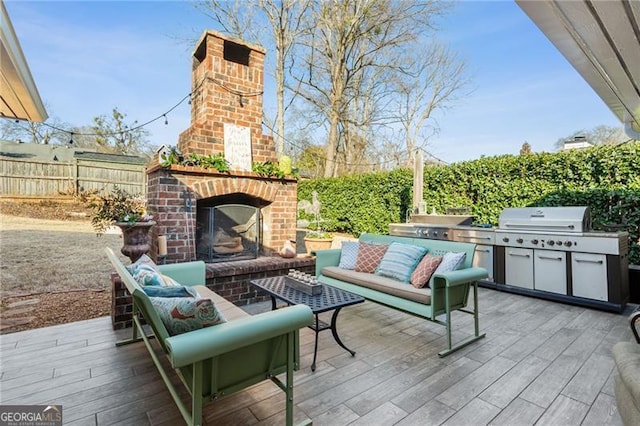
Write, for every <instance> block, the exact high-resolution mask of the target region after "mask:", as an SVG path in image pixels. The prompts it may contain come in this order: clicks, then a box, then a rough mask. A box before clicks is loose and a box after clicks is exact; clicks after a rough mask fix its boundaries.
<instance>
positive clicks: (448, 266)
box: [434, 252, 467, 274]
mask: <svg viewBox="0 0 640 426" xmlns="http://www.w3.org/2000/svg"><path fill="white" fill-rule="evenodd" d="M466 256H467V254H466V253H453V252H449V253H445V255H444V256H443V257H442V262H440V265H438V268H437V269H436V270H435V272H434V274H442V273H443V272H449V271H455V270H456V269H458V268H459V267H460V265H462V264H463V263H464V258H465V257H466Z"/></svg>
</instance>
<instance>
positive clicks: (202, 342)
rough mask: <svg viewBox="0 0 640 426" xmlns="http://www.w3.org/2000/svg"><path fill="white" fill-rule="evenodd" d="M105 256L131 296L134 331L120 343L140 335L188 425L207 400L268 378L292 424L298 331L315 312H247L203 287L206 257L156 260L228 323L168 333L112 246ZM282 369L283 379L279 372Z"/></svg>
mask: <svg viewBox="0 0 640 426" xmlns="http://www.w3.org/2000/svg"><path fill="white" fill-rule="evenodd" d="M106 252H107V255H108V256H109V259H110V260H111V263H113V266H114V267H115V268H116V271H117V272H118V274H119V275H120V277H121V279H122V281H123V282H124V284H125V285H126V286H127V289H128V290H129V292H130V293H131V294H132V295H133V313H134V315H133V318H134V320H133V321H134V324H133V331H132V333H133V335H132V338H131V339H128V340H126V341H123V342H119V343H118V344H119V345H120V344H127V343H133V342H137V341H140V340H144V343H145V345H146V346H147V349H148V351H149V354H150V355H151V358H152V359H153V362H154V363H155V365H156V367H157V368H158V371H159V372H160V375H161V376H162V378H163V380H164V382H165V384H166V386H167V388H168V390H169V392H170V393H171V396H172V397H173V399H174V401H175V403H176V405H177V406H178V408H179V410H180V412H181V414H182V416H183V417H184V419H185V421H186V423H187V424H188V425H200V424H202V407H203V405H204V404H205V403H206V402H209V401H213V400H215V399H217V398H219V397H221V396H224V395H227V394H229V393H232V392H236V391H238V390H241V389H244V388H246V387H248V386H251V385H253V384H256V383H259V382H261V381H263V380H266V379H271V380H272V381H273V382H274V383H275V384H276V385H278V386H279V387H280V388H281V389H282V390H283V391H284V392H285V394H286V424H287V425H291V424H292V423H293V371H294V370H297V369H298V368H299V358H300V354H299V330H300V328H303V327H306V326H308V325H311V323H312V322H313V314H312V313H311V309H310V308H309V307H308V306H305V305H296V306H290V307H286V308H283V309H279V310H277V311H270V312H266V313H262V314H258V315H254V316H251V315H249V314H247V313H245V312H244V311H243V310H242V309H240V308H238V307H237V306H235V305H233V304H232V303H230V302H229V301H227V300H225V299H223V298H222V297H220V296H218V295H217V294H216V293H214V292H212V291H211V290H209V289H208V288H207V287H205V286H204V285H202V284H204V283H205V264H204V262H185V263H179V264H171V265H160V266H159V269H160V272H161V273H162V274H164V275H167V276H169V277H171V278H173V279H174V280H176V281H178V282H179V283H180V284H182V285H184V286H191V287H192V288H193V289H195V290H196V291H197V292H198V294H199V295H200V296H202V297H204V298H208V299H211V300H213V301H214V303H215V305H216V307H217V308H218V309H219V310H220V311H221V312H222V314H223V316H224V317H225V318H226V320H227V322H225V323H222V324H218V325H214V326H211V327H206V328H202V329H199V330H193V331H189V332H186V333H183V334H178V335H175V336H170V335H169V333H168V332H167V329H166V328H165V326H164V324H163V322H162V321H161V319H160V317H159V316H158V314H157V312H156V311H155V309H154V307H153V306H152V304H151V300H150V298H149V297H148V296H147V294H146V293H145V292H144V291H143V290H142V289H141V287H140V286H139V285H138V283H137V282H136V281H135V280H134V278H133V277H132V275H131V274H130V273H129V271H128V270H127V268H125V266H124V265H123V264H122V263H121V262H120V260H119V259H118V258H117V257H116V255H115V254H114V253H113V251H112V250H111V249H109V248H107V249H106ZM139 314H141V315H142V317H144V321H145V322H146V324H148V325H149V326H150V327H151V329H152V331H153V335H155V338H156V339H155V340H156V341H157V344H158V345H159V346H160V347H161V348H162V351H163V352H164V354H165V355H166V357H167V359H168V361H169V363H170V364H171V367H172V368H173V369H174V370H175V372H176V373H177V374H178V376H179V377H180V379H181V380H182V382H183V383H184V385H185V387H186V388H187V390H188V391H189V394H190V395H191V406H190V407H189V406H188V404H186V403H185V402H183V401H182V399H181V398H180V395H179V392H178V390H177V389H176V388H175V387H174V385H173V383H172V382H171V378H170V377H169V375H170V372H169V371H166V369H165V366H164V365H163V364H166V362H164V363H163V361H162V360H161V359H160V357H158V355H157V353H156V350H155V348H154V345H152V340H151V339H150V337H151V336H148V335H147V334H146V333H145V330H144V329H143V322H142V321H141V320H140V318H139ZM282 373H285V374H286V378H285V379H284V383H283V381H281V380H280V379H279V378H278V377H276V376H277V375H279V374H282Z"/></svg>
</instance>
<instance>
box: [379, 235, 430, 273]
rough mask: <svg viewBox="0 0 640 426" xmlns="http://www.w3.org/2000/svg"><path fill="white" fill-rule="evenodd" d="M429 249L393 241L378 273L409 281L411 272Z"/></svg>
mask: <svg viewBox="0 0 640 426" xmlns="http://www.w3.org/2000/svg"><path fill="white" fill-rule="evenodd" d="M427 251H428V249H427V248H426V247H420V246H414V245H412V244H404V243H398V242H393V243H391V245H390V246H389V249H388V250H387V252H386V253H385V254H384V257H383V258H382V260H381V261H380V265H378V268H377V269H376V275H381V276H383V277H389V278H394V279H396V280H398V281H402V282H403V283H408V282H409V280H410V279H411V273H413V270H414V269H415V268H416V266H417V265H418V263H419V262H420V260H421V259H422V257H423V256H424V255H425V254H426V253H427Z"/></svg>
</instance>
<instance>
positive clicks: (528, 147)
mask: <svg viewBox="0 0 640 426" xmlns="http://www.w3.org/2000/svg"><path fill="white" fill-rule="evenodd" d="M528 154H531V145H530V144H529V142H527V141H524V143H523V144H522V147H521V148H520V155H528Z"/></svg>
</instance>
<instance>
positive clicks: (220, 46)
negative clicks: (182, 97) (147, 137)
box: [178, 31, 276, 170]
mask: <svg viewBox="0 0 640 426" xmlns="http://www.w3.org/2000/svg"><path fill="white" fill-rule="evenodd" d="M264 55H265V50H264V49H263V48H262V47H260V46H256V45H253V44H249V43H247V42H245V41H242V40H239V39H236V38H230V37H226V36H223V35H222V34H220V33H217V32H215V31H206V32H205V33H204V34H203V35H202V37H200V40H199V41H198V43H197V47H196V49H195V50H194V52H193V65H192V75H191V87H192V95H191V127H190V128H189V129H187V130H186V131H184V132H183V133H182V134H181V135H180V140H179V142H178V148H179V149H180V150H181V151H182V152H183V153H184V154H189V153H192V152H194V153H197V154H212V153H219V152H225V154H227V157H232V158H227V159H231V160H233V156H234V154H237V153H229V152H228V151H229V147H228V146H227V149H226V151H225V131H226V136H227V143H229V141H230V140H232V139H233V138H234V135H235V136H237V137H241V135H243V134H244V135H245V136H246V133H248V134H249V136H250V141H251V150H250V157H251V161H269V160H270V161H274V160H275V159H276V158H275V145H274V143H273V139H272V138H270V137H265V136H264V135H263V134H262V97H263V86H264ZM225 129H226V130H225ZM235 142H237V143H238V144H241V142H239V141H235ZM234 148H238V145H234ZM245 148H246V147H245ZM246 154H247V153H243V155H245V156H246ZM240 161H242V160H240ZM233 165H236V164H232V168H233ZM243 166H246V164H243ZM236 167H239V166H238V165H236ZM241 169H244V170H246V169H245V168H244V167H243V168H241Z"/></svg>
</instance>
